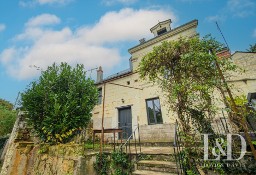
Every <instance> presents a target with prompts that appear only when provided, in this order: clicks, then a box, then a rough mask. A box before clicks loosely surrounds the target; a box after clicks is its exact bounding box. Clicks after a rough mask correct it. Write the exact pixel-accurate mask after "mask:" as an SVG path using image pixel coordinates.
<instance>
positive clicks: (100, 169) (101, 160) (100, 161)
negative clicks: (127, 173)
mask: <svg viewBox="0 0 256 175" xmlns="http://www.w3.org/2000/svg"><path fill="white" fill-rule="evenodd" d="M109 168H110V158H109V156H108V154H106V153H102V154H101V155H100V153H98V154H97V155H96V162H95V163H94V169H95V170H96V172H97V174H98V175H108V174H109V170H110V169H109Z"/></svg>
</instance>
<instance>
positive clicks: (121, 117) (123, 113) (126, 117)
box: [118, 107, 132, 139]
mask: <svg viewBox="0 0 256 175" xmlns="http://www.w3.org/2000/svg"><path fill="white" fill-rule="evenodd" d="M118 127H119V128H120V129H123V139H127V138H128V137H130V135H131V134H132V112H131V107H126V108H120V109H118ZM120 138H121V137H120V135H119V139H120Z"/></svg>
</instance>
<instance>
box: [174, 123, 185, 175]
mask: <svg viewBox="0 0 256 175" xmlns="http://www.w3.org/2000/svg"><path fill="white" fill-rule="evenodd" d="M179 133H180V131H179V125H178V121H177V120H176V122H175V130H174V142H173V151H174V157H175V161H176V167H177V168H176V171H177V174H178V175H184V174H185V170H184V167H183V165H182V160H183V155H182V153H181V138H180V136H179Z"/></svg>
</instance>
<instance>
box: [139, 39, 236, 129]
mask: <svg viewBox="0 0 256 175" xmlns="http://www.w3.org/2000/svg"><path fill="white" fill-rule="evenodd" d="M222 47H223V46H222V45H221V44H220V43H218V42H217V41H215V40H214V39H213V38H211V37H209V36H206V37H205V38H203V39H202V40H200V39H199V38H197V37H195V38H189V39H187V38H179V39H178V40H177V41H169V42H168V41H165V42H163V43H162V44H161V45H159V46H156V47H154V49H153V51H152V52H150V53H148V54H147V55H146V56H144V58H143V59H142V61H141V63H140V65H139V73H140V76H141V77H142V78H144V79H146V78H149V80H150V81H152V82H154V83H158V84H159V85H160V87H161V88H162V89H163V91H164V92H165V93H166V94H167V96H168V101H169V104H170V106H171V108H172V109H173V110H174V111H176V112H177V114H178V117H179V121H180V122H181V123H182V126H183V129H184V131H189V130H190V129H191V128H190V122H191V121H192V122H194V123H196V124H197V125H198V126H199V128H200V130H201V131H205V130H206V131H207V130H209V129H210V127H208V126H207V125H209V120H208V118H209V117H211V116H212V115H213V112H214V110H213V109H214V105H213V101H212V94H213V91H214V90H215V87H218V86H220V85H221V81H220V77H219V74H218V70H217V69H216V62H218V63H219V65H221V68H222V71H223V72H226V71H229V70H234V69H235V66H234V65H232V64H231V62H230V61H229V60H226V59H222V60H218V59H217V56H216V52H218V51H219V50H221V48H222ZM209 51H211V52H212V54H209ZM198 114H199V115H198ZM197 117H199V118H197ZM205 126H207V127H206V128H205ZM211 132H212V131H211Z"/></svg>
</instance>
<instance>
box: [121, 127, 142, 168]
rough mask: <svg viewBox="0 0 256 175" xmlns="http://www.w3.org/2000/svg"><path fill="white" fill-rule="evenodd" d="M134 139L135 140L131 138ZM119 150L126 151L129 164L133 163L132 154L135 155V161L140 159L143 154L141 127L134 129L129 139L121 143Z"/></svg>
mask: <svg viewBox="0 0 256 175" xmlns="http://www.w3.org/2000/svg"><path fill="white" fill-rule="evenodd" d="M132 139H133V142H131V140H132ZM119 151H120V152H121V154H123V153H126V154H127V155H128V156H129V164H130V165H131V163H132V155H135V162H138V161H139V157H140V154H141V143H140V127H139V124H138V126H137V127H136V128H135V129H134V130H133V132H132V134H131V135H130V136H129V137H128V138H127V140H126V141H125V142H124V143H123V144H121V145H120V147H119Z"/></svg>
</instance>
